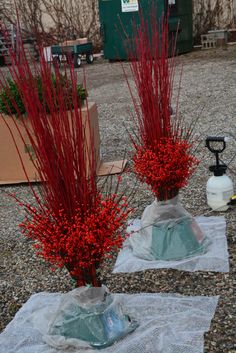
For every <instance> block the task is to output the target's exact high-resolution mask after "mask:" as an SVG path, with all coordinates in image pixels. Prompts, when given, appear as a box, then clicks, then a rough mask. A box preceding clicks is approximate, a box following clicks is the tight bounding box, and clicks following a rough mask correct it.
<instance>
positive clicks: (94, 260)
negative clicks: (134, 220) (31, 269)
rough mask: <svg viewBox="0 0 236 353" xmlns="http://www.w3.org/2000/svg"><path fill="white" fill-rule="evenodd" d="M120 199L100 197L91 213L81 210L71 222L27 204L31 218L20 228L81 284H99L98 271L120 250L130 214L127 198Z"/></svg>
mask: <svg viewBox="0 0 236 353" xmlns="http://www.w3.org/2000/svg"><path fill="white" fill-rule="evenodd" d="M118 200H119V199H118V197H117V195H112V196H109V197H108V198H106V199H102V197H101V195H99V196H98V197H97V199H96V201H95V203H94V206H93V208H92V209H91V210H90V211H87V212H86V213H85V214H83V212H82V210H81V208H78V209H77V210H76V212H75V215H74V216H73V218H72V219H70V218H69V217H68V215H67V213H66V212H64V211H63V210H61V211H60V214H59V215H57V216H56V215H55V214H52V212H51V211H50V210H48V211H47V212H46V213H45V211H44V212H41V211H40V210H38V209H36V208H33V207H32V206H30V205H26V208H27V211H28V214H29V215H30V217H28V218H27V219H26V220H25V221H24V222H23V223H21V224H20V227H21V228H22V229H23V233H24V234H25V235H27V236H28V237H30V238H32V239H34V240H36V244H35V247H36V248H37V250H38V254H39V255H41V256H43V257H44V258H45V259H46V260H48V261H50V262H51V263H52V264H54V265H56V266H59V267H63V266H65V267H66V268H67V269H68V270H69V273H70V275H71V277H72V278H74V279H75V280H76V282H77V284H78V285H85V284H86V283H92V284H93V285H98V282H97V276H96V269H97V268H98V267H99V265H100V264H101V262H102V261H103V260H104V258H105V257H106V256H109V253H111V251H116V250H118V249H119V248H120V247H121V245H122V242H123V240H124V236H122V234H123V231H124V229H125V226H126V225H125V222H126V220H127V216H128V214H129V213H130V211H131V210H130V209H129V208H128V205H127V201H126V199H125V198H124V197H123V198H121V200H119V201H118Z"/></svg>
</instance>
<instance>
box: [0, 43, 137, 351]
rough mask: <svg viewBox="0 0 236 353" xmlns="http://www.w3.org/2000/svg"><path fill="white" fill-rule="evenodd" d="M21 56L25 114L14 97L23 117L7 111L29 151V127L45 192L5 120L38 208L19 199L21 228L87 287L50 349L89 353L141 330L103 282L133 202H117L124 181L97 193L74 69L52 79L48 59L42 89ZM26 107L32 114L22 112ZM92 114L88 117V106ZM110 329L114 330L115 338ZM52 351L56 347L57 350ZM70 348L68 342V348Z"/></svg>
mask: <svg viewBox="0 0 236 353" xmlns="http://www.w3.org/2000/svg"><path fill="white" fill-rule="evenodd" d="M21 50H22V51H21V55H22V58H21V60H20V62H19V61H18V60H16V57H15V55H14V53H11V60H12V66H11V67H10V72H11V75H12V78H13V80H14V82H15V85H16V87H17V90H18V92H19V96H20V99H21V101H22V105H20V106H18V105H17V102H16V101H15V98H14V95H13V94H12V92H11V91H10V90H7V99H9V101H10V102H11V103H12V106H13V107H14V108H15V110H16V111H14V113H12V112H11V110H10V106H9V105H7V104H6V107H7V109H8V110H7V112H8V114H9V115H12V118H13V119H12V120H13V122H14V124H15V127H16V130H17V132H18V133H19V135H20V137H21V139H22V142H23V144H25V139H24V136H23V135H22V134H21V132H20V129H19V127H18V125H17V119H15V118H14V117H13V115H14V114H15V113H16V114H17V117H18V119H20V121H21V123H22V128H23V129H24V133H25V136H26V137H27V139H28V141H29V143H30V145H31V146H32V150H33V152H34V155H35V158H33V160H32V163H33V165H34V167H35V170H36V171H37V174H38V176H39V178H40V180H41V183H40V185H38V189H36V188H33V186H32V183H31V182H30V178H29V176H28V172H27V170H26V169H25V166H24V162H23V160H22V153H21V151H20V150H19V148H18V145H17V141H16V139H15V138H14V131H12V129H11V127H10V126H9V124H8V121H7V119H8V118H5V117H3V120H4V122H5V124H6V126H7V128H8V129H9V131H10V133H11V135H12V137H13V144H14V146H15V148H16V150H17V154H18V157H19V159H20V161H21V164H22V167H23V171H24V174H25V177H26V179H27V180H28V183H29V188H30V192H31V193H32V195H33V197H34V204H28V203H27V202H25V201H24V200H20V199H19V198H17V196H15V195H12V196H13V197H14V199H15V200H16V202H18V204H19V205H20V206H21V207H23V208H24V209H25V212H26V217H25V219H24V220H23V221H22V222H21V224H20V228H21V229H22V232H23V234H24V235H25V236H27V237H29V238H30V239H32V240H33V241H34V242H33V246H34V247H35V249H36V251H37V254H38V255H39V256H42V257H44V259H46V260H47V261H48V262H50V263H51V264H52V266H59V267H65V268H66V269H67V270H68V273H69V274H70V276H71V278H72V279H73V281H74V283H75V286H76V287H83V288H82V289H81V288H80V289H79V290H78V291H76V293H75V294H74V296H73V294H70V293H69V294H68V296H67V298H69V303H67V304H68V305H66V307H63V308H64V309H62V308H61V310H60V311H59V313H58V316H57V317H56V318H55V320H53V324H52V325H50V331H49V336H50V342H52V340H54V338H55V339H56V340H57V338H58V336H60V337H61V336H62V337H64V338H65V339H68V338H71V339H72V346H73V344H74V342H75V340H79V342H81V341H82V342H83V345H84V346H93V347H97V348H102V347H105V346H108V345H110V344H112V343H113V342H114V341H115V340H117V339H119V338H121V337H123V336H124V335H126V334H128V333H129V332H131V331H133V330H134V329H135V328H136V327H137V324H136V323H135V322H134V321H132V320H130V319H129V317H128V316H127V315H126V313H123V311H122V308H121V304H119V303H117V302H116V303H113V297H112V295H110V294H109V293H108V291H107V290H104V288H103V287H102V286H101V282H100V279H99V270H100V267H101V264H102V262H103V261H104V259H105V258H106V257H109V256H110V254H111V252H114V251H117V250H118V249H119V248H120V247H121V245H122V243H123V239H124V237H125V232H124V230H125V228H126V220H127V217H128V215H129V214H130V212H131V209H130V207H129V205H128V197H125V196H124V195H123V194H122V193H121V194H118V181H117V185H116V187H115V190H112V187H111V186H107V180H106V183H105V184H104V183H103V184H102V186H101V187H98V184H97V175H96V168H97V159H96V150H95V146H94V139H93V138H91V136H92V132H91V126H90V120H89V119H88V120H87V122H86V125H85V124H84V121H83V115H82V114H83V113H82V109H81V106H80V102H79V101H78V86H77V80H76V75H75V72H74V69H73V68H70V70H69V72H66V75H65V77H64V78H63V80H62V78H61V74H60V72H59V70H56V71H55V76H52V73H51V70H50V67H48V66H47V65H46V63H45V61H44V59H43V58H41V61H40V64H39V66H38V75H40V81H39V80H38V77H39V76H36V77H37V79H35V75H34V74H33V72H35V70H37V67H34V70H33V72H32V69H31V68H30V66H29V65H28V62H27V60H26V59H25V56H24V51H23V49H21ZM39 82H40V90H39ZM68 88H69V91H68ZM14 92H15V91H14ZM68 92H69V93H70V95H69V99H68ZM7 99H5V100H4V102H7ZM22 106H24V108H25V112H23V111H21V109H20V108H21V107H22ZM85 109H86V115H87V116H89V105H88V103H87V101H86V103H85ZM24 113H26V114H27V118H28V122H26V120H25V114H24ZM87 131H88V132H87ZM30 154H31V153H30ZM113 184H114V183H113ZM37 190H38V191H37ZM85 286H89V287H91V288H85ZM75 301H76V304H75V305H74V302H75ZM75 323H77V324H78V325H79V330H78V329H77V330H76V331H75V330H74V328H75V327H78V325H77V324H76V325H75ZM111 325H112V326H114V327H113V328H112V330H111V328H110V326H111ZM47 342H48V343H49V341H47ZM49 344H50V343H49ZM53 344H54V346H55V345H56V344H57V342H54V343H53ZM68 344H70V343H68V341H66V347H68ZM59 346H60V347H61V340H59Z"/></svg>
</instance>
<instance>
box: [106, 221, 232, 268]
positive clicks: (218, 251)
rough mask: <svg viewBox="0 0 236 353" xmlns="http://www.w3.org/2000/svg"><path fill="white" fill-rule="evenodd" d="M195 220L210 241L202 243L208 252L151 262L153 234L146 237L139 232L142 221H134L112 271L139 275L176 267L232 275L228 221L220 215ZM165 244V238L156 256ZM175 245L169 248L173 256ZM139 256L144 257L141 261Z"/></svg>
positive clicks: (147, 234) (159, 244)
mask: <svg viewBox="0 0 236 353" xmlns="http://www.w3.org/2000/svg"><path fill="white" fill-rule="evenodd" d="M195 221H196V223H197V225H198V226H199V227H200V229H201V230H202V233H203V234H205V236H206V239H207V242H206V239H204V240H203V243H202V244H203V245H204V248H205V251H202V252H201V251H200V252H199V254H192V256H186V257H185V258H183V259H178V260H168V261H167V260H165V259H164V260H156V259H155V258H152V259H150V254H151V255H152V251H151V248H152V241H153V238H152V232H146V233H145V235H144V236H143V234H142V233H140V232H139V229H140V228H141V223H140V220H139V219H135V220H133V221H132V222H131V224H130V226H129V227H128V232H129V233H130V234H131V235H130V237H129V238H128V239H127V240H126V241H125V242H124V244H123V248H122V249H121V250H120V252H119V254H118V257H117V260H116V263H115V266H114V269H113V272H114V273H118V272H136V271H143V270H147V269H155V268H157V269H158V268H175V269H179V270H183V271H190V272H194V271H215V272H229V260H228V258H229V255H228V247H227V239H226V222H225V218H224V217H221V216H219V217H204V216H201V217H196V218H195ZM149 229H150V227H149ZM199 234H200V233H199ZM180 236H181V234H180ZM162 244H163V239H162V241H161V242H159V243H158V241H157V242H156V244H155V246H156V251H157V253H158V251H162V248H161V245H162ZM174 244H175V242H173V243H172V245H173V246H172V247H169V253H170V254H171V252H173V253H174V251H175V248H174ZM164 245H165V244H164ZM205 245H206V247H205ZM158 247H160V248H158ZM183 250H185V248H183ZM140 251H141V253H140ZM140 254H141V256H142V257H143V258H140Z"/></svg>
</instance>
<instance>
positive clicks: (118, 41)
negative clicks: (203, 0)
mask: <svg viewBox="0 0 236 353" xmlns="http://www.w3.org/2000/svg"><path fill="white" fill-rule="evenodd" d="M153 1H154V4H155V5H156V17H157V19H160V18H161V16H162V14H163V13H166V12H167V8H168V5H169V9H170V12H169V31H170V35H171V34H175V33H176V31H177V30H178V42H177V53H178V54H181V53H186V52H188V51H191V50H192V47H193V30H192V0H153ZM151 6H152V1H148V0H99V14H100V23H101V34H102V38H103V50H104V57H105V58H106V59H109V60H117V59H121V60H125V59H127V54H126V49H125V37H126V35H127V36H128V37H130V38H132V28H133V25H132V24H133V22H134V21H135V23H139V12H140V9H142V11H143V14H144V17H145V18H148V17H150V16H149V15H150V7H151Z"/></svg>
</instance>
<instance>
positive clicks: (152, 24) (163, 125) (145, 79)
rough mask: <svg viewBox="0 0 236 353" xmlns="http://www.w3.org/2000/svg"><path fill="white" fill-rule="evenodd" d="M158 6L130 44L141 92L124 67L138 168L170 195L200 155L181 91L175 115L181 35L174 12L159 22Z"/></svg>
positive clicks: (161, 194)
mask: <svg viewBox="0 0 236 353" xmlns="http://www.w3.org/2000/svg"><path fill="white" fill-rule="evenodd" d="M156 12H157V11H156V9H155V6H153V7H152V9H151V13H150V21H146V20H145V19H144V16H143V15H142V14H141V15H140V24H139V25H134V27H133V34H132V39H130V40H129V48H128V49H127V51H128V56H129V60H130V69H131V73H132V78H133V80H134V83H135V87H136V93H137V96H138V98H136V95H135V94H134V93H133V90H132V87H131V85H130V82H129V79H128V75H127V73H126V71H125V69H124V66H123V71H124V74H125V77H126V81H127V83H128V87H129V90H130V94H131V97H132V101H133V105H134V109H135V113H136V116H137V120H136V127H137V134H136V135H135V137H132V136H131V139H132V142H133V146H134V149H135V152H134V157H133V161H134V171H135V173H136V174H137V176H138V178H139V179H140V180H141V181H142V182H146V183H147V184H148V185H149V186H150V187H151V189H152V191H153V193H154V194H155V196H156V197H157V199H158V200H167V199H170V198H172V197H174V196H176V195H177V193H178V191H179V189H180V188H181V187H183V186H185V185H186V184H187V181H188V179H189V177H190V176H191V174H192V173H193V171H194V170H195V168H196V166H197V165H198V161H197V159H196V158H195V157H194V156H193V155H192V153H191V147H192V143H191V137H192V129H191V127H190V128H188V129H185V128H184V126H183V122H182V121H181V118H180V117H179V114H178V97H177V104H176V111H175V116H174V117H173V116H172V108H171V99H172V92H173V83H174V77H175V47H176V38H173V37H170V35H169V27H168V15H167V16H163V17H162V19H161V20H160V21H159V22H158V21H157V20H156V17H155V14H156Z"/></svg>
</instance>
